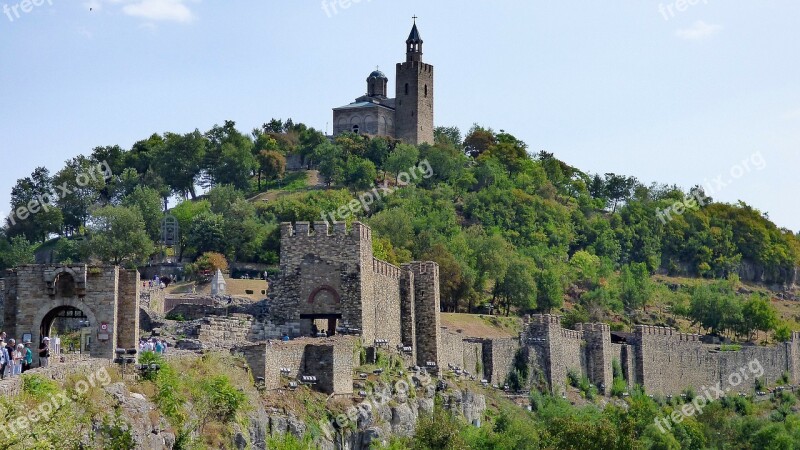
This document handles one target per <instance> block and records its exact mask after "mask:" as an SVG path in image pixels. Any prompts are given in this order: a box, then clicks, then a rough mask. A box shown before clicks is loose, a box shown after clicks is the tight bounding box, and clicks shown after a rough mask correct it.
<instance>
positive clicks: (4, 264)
mask: <svg viewBox="0 0 800 450" xmlns="http://www.w3.org/2000/svg"><path fill="white" fill-rule="evenodd" d="M34 250H35V247H34V245H32V244H31V243H30V242H28V241H27V240H26V239H25V238H24V237H22V236H14V237H12V238H11V241H7V240H6V239H3V238H0V270H5V269H10V268H13V267H17V266H21V265H23V264H33V263H34V261H35V258H34Z"/></svg>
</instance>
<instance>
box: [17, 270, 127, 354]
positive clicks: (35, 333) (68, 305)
mask: <svg viewBox="0 0 800 450" xmlns="http://www.w3.org/2000/svg"><path fill="white" fill-rule="evenodd" d="M4 284H5V287H4V291H3V292H4V297H5V302H4V303H3V308H2V315H3V319H4V329H5V331H6V332H7V333H8V335H9V336H13V337H15V338H16V339H18V340H19V339H21V338H22V336H24V335H25V334H30V335H31V337H32V339H31V340H32V342H34V343H35V344H38V343H39V342H41V339H42V338H43V337H44V336H47V335H49V334H50V331H51V326H52V324H53V321H54V320H55V318H56V317H58V316H59V315H60V314H64V313H65V312H71V313H73V314H74V313H75V310H78V311H80V312H81V313H83V315H84V316H85V317H86V320H88V322H89V326H90V327H91V328H92V334H91V339H92V341H91V346H90V349H91V350H90V354H91V356H92V357H95V358H106V359H112V358H113V357H114V350H115V349H116V348H119V347H122V348H136V347H137V344H138V340H139V306H138V301H139V274H138V272H136V271H127V270H124V269H121V268H119V267H116V266H87V265H68V266H50V265H27V266H21V267H18V268H16V269H13V270H8V271H6V276H5V283H4ZM34 365H38V352H34Z"/></svg>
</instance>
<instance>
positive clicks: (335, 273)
mask: <svg viewBox="0 0 800 450" xmlns="http://www.w3.org/2000/svg"><path fill="white" fill-rule="evenodd" d="M371 233H372V232H371V230H370V229H369V227H367V226H365V225H363V224H360V223H357V222H356V223H354V224H353V226H352V228H351V229H350V230H347V229H346V228H345V224H344V223H336V224H335V225H334V226H333V227H329V226H328V223H327V222H315V223H314V229H313V230H312V229H311V226H310V223H308V222H297V223H296V225H295V226H292V225H291V224H289V223H284V224H282V225H281V261H280V265H281V274H280V276H279V277H278V278H277V279H276V280H275V283H274V284H273V286H272V289H271V292H270V299H271V302H272V305H271V306H272V308H271V315H272V317H273V319H274V321H275V322H278V323H281V324H287V323H295V324H298V325H299V326H298V328H299V329H300V332H301V333H303V334H308V333H310V331H311V320H310V319H305V318H303V317H308V316H309V315H328V314H329V315H340V316H341V318H340V319H339V324H338V325H339V326H343V327H348V328H355V329H359V330H362V332H363V333H364V334H365V335H367V336H366V337H367V338H368V339H374V338H375V336H374V328H375V325H374V308H370V307H371V306H372V304H367V305H363V307H364V308H367V309H368V310H369V311H370V313H371V314H372V315H371V316H369V317H373V319H371V320H368V321H367V322H364V316H363V314H362V298H364V297H365V294H371V293H372V291H373V289H374V286H373V284H372V283H373V280H372V279H371V277H369V274H371V273H372V271H371V270H362V268H364V269H367V268H371V267H372V259H373V257H372V234H371ZM365 275H367V276H368V277H369V278H368V279H366V280H364V279H363V278H364V276H365Z"/></svg>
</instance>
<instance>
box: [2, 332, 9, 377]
mask: <svg viewBox="0 0 800 450" xmlns="http://www.w3.org/2000/svg"><path fill="white" fill-rule="evenodd" d="M10 361H11V357H10V356H9V354H8V349H7V348H6V341H5V340H0V380H3V379H5V378H6V367H7V366H8V363H9V362H10Z"/></svg>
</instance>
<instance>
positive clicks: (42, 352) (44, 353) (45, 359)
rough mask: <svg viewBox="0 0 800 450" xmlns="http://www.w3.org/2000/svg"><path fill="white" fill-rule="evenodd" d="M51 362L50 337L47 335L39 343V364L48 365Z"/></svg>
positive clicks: (41, 365)
mask: <svg viewBox="0 0 800 450" xmlns="http://www.w3.org/2000/svg"><path fill="white" fill-rule="evenodd" d="M48 364H50V338H49V337H47V336H45V337H44V338H43V339H42V344H41V345H39V366H40V367H47V366H48Z"/></svg>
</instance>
